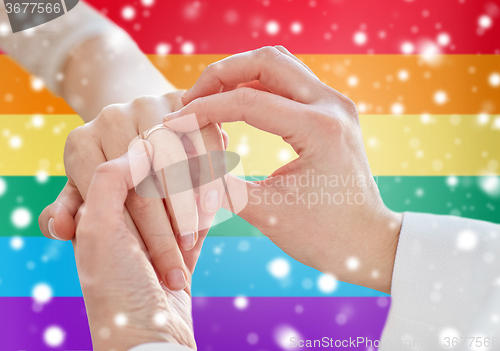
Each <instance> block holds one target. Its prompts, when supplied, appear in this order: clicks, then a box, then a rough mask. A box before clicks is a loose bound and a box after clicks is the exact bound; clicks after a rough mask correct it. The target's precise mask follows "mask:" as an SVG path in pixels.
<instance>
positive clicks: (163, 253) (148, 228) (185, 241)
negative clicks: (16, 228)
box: [39, 92, 227, 290]
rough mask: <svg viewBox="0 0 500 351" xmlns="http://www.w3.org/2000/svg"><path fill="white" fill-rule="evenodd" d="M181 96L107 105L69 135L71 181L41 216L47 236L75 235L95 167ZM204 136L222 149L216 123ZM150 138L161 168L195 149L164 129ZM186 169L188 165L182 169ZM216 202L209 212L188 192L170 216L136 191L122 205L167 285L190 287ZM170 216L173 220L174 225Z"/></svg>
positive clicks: (212, 147) (159, 202)
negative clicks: (178, 211)
mask: <svg viewBox="0 0 500 351" xmlns="http://www.w3.org/2000/svg"><path fill="white" fill-rule="evenodd" d="M179 96H180V92H177V93H172V94H168V95H166V96H164V97H152V96H151V97H142V98H139V99H136V100H134V101H132V102H130V103H127V104H117V105H112V106H109V107H107V108H105V109H104V110H103V111H102V112H101V113H100V115H99V116H98V117H97V118H96V119H95V120H93V121H92V122H90V123H87V124H86V125H84V126H82V127H79V128H77V129H76V130H74V131H72V132H71V133H70V135H69V137H68V141H67V143H66V149H65V166H66V173H67V175H68V183H67V185H66V187H65V188H64V189H63V191H62V192H61V194H60V195H59V197H58V198H57V200H56V201H55V203H54V204H52V205H50V206H48V207H47V208H46V209H45V210H44V211H43V212H42V214H41V215H40V219H39V223H40V228H41V230H42V233H43V234H44V235H45V236H47V237H49V238H56V239H62V240H69V239H71V238H72V237H73V236H74V233H75V228H76V222H75V220H74V218H75V216H76V214H77V211H78V209H79V208H80V206H81V204H82V203H83V201H84V200H85V199H86V197H87V191H88V187H89V185H90V180H91V179H92V175H93V173H94V171H95V169H96V168H97V167H98V166H99V165H100V164H102V163H104V162H106V161H107V160H112V159H114V158H117V157H118V156H120V155H123V154H124V153H125V152H126V151H127V149H128V146H129V144H130V142H131V141H132V140H133V139H134V138H136V137H137V136H138V135H139V134H140V133H143V132H145V131H147V130H148V129H150V128H152V127H153V126H155V125H158V124H161V121H162V118H163V116H164V115H165V113H168V112H171V111H175V110H177V109H179V108H180V107H182V104H181V102H180V98H179ZM201 136H202V137H203V141H204V143H202V144H204V146H205V147H206V148H207V149H210V150H222V148H223V145H222V143H223V142H222V137H221V130H220V128H219V127H218V126H217V125H210V126H208V127H207V128H203V129H202V130H201ZM149 140H150V141H151V142H152V143H153V144H155V148H156V150H157V158H156V160H157V161H158V162H159V164H161V167H165V166H168V165H169V164H172V163H176V162H178V161H181V160H183V159H186V158H187V157H188V156H192V154H193V153H196V151H197V149H196V148H195V147H194V146H193V145H192V143H191V140H190V138H189V137H187V136H184V137H183V138H182V139H179V137H178V136H177V135H176V134H175V133H173V132H171V131H168V130H166V129H163V130H158V131H156V132H154V133H152V134H151V136H150V139H149ZM226 140H227V138H226ZM181 141H182V142H181ZM198 144H199V143H198ZM185 147H186V148H187V149H188V150H187V153H186V152H185ZM187 171H188V170H187V169H185V170H184V173H185V174H186V173H187ZM185 174H184V175H185ZM187 174H189V173H187ZM205 188H209V186H207V187H205ZM205 190H206V191H208V190H209V189H205ZM80 195H81V196H80ZM202 195H203V194H202ZM203 196H204V195H203ZM217 205H218V204H216V206H215V207H216V208H215V209H213V208H212V209H211V211H209V210H208V209H207V208H206V207H205V206H201V207H200V208H199V209H198V208H197V207H198V206H197V205H196V202H195V198H194V194H193V192H192V191H191V192H185V193H183V194H181V196H176V199H175V200H173V201H172V202H171V203H170V202H169V206H170V207H169V210H170V214H171V216H170V217H169V215H168V214H167V211H166V206H165V204H164V202H163V200H162V199H160V198H145V197H140V196H138V195H137V194H136V193H135V191H132V192H131V193H130V194H129V197H128V198H127V201H126V208H124V215H125V221H126V223H127V226H128V228H129V229H130V231H131V232H132V233H133V234H134V235H135V236H136V237H137V238H138V239H140V238H142V240H140V242H141V243H142V242H144V243H143V244H142V245H144V247H143V249H146V248H147V249H148V250H147V251H148V253H149V255H150V256H151V259H152V261H153V263H154V265H155V267H156V269H157V270H158V272H159V275H160V277H161V279H162V280H163V281H165V283H166V284H167V286H168V287H169V288H171V289H173V290H180V289H183V288H184V287H185V286H186V277H187V276H188V274H187V273H188V271H190V272H193V270H194V267H195V265H196V261H197V258H198V255H199V252H200V250H201V246H202V242H203V239H204V237H205V236H206V234H207V231H208V229H203V230H198V219H199V217H200V219H203V220H204V221H207V218H208V221H210V219H213V216H214V215H215V211H216V210H217V209H218V207H217ZM173 208H181V209H182V210H183V211H181V212H182V220H178V221H176V218H175V216H173V211H172V210H173ZM170 219H172V220H173V223H172V225H171V222H170ZM172 226H173V227H174V228H173V229H172ZM205 228H207V227H206V226H205ZM174 234H175V235H174ZM180 234H182V235H180ZM198 238H199V239H198ZM176 239H177V240H178V242H179V245H178V243H177V240H176ZM179 246H180V249H179ZM183 259H184V260H183ZM184 262H185V264H184Z"/></svg>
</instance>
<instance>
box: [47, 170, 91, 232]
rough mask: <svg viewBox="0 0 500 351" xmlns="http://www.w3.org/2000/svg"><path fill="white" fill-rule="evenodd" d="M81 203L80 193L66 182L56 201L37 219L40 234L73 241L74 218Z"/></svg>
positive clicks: (70, 182) (69, 181) (69, 182)
mask: <svg viewBox="0 0 500 351" xmlns="http://www.w3.org/2000/svg"><path fill="white" fill-rule="evenodd" d="M82 203H83V199H82V197H81V195H80V192H79V191H78V189H77V188H76V186H75V184H74V183H73V181H72V180H71V179H70V180H68V182H67V183H66V185H65V186H64V188H63V190H62V191H61V193H60V194H59V196H58V197H57V199H56V201H54V203H52V204H50V205H49V206H47V207H46V208H45V209H44V210H43V211H42V213H41V214H40V217H38V224H39V226H40V230H41V231H42V234H43V235H44V236H46V237H47V238H49V239H56V240H71V239H73V237H74V236H75V232H76V223H75V220H74V218H75V215H76V213H77V212H78V209H79V208H80V206H81V204H82Z"/></svg>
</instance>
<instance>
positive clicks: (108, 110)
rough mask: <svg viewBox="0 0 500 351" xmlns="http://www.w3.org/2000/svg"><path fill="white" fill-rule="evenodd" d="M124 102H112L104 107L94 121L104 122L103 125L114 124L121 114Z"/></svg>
mask: <svg viewBox="0 0 500 351" xmlns="http://www.w3.org/2000/svg"><path fill="white" fill-rule="evenodd" d="M123 107H124V104H113V105H109V106H106V107H104V108H103V109H102V110H101V113H99V116H97V118H96V123H99V124H104V125H105V126H107V127H109V126H113V125H116V124H117V123H118V122H119V121H120V120H121V119H122V116H123Z"/></svg>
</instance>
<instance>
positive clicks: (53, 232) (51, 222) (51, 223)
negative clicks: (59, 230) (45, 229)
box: [49, 217, 62, 241]
mask: <svg viewBox="0 0 500 351" xmlns="http://www.w3.org/2000/svg"><path fill="white" fill-rule="evenodd" d="M49 233H50V235H52V237H53V238H54V239H56V240H61V241H62V239H61V238H60V237H58V236H57V234H56V228H55V227H54V218H52V217H51V218H50V219H49Z"/></svg>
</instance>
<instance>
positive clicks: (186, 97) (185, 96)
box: [181, 87, 193, 105]
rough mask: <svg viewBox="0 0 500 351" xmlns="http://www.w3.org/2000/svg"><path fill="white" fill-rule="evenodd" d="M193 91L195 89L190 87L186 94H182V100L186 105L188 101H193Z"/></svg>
mask: <svg viewBox="0 0 500 351" xmlns="http://www.w3.org/2000/svg"><path fill="white" fill-rule="evenodd" d="M192 91H193V88H192V87H191V88H189V89H188V90H186V91H185V92H184V94H182V96H181V102H182V103H183V104H184V105H187V104H188V103H190V102H191V100H192V99H191V95H192Z"/></svg>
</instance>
